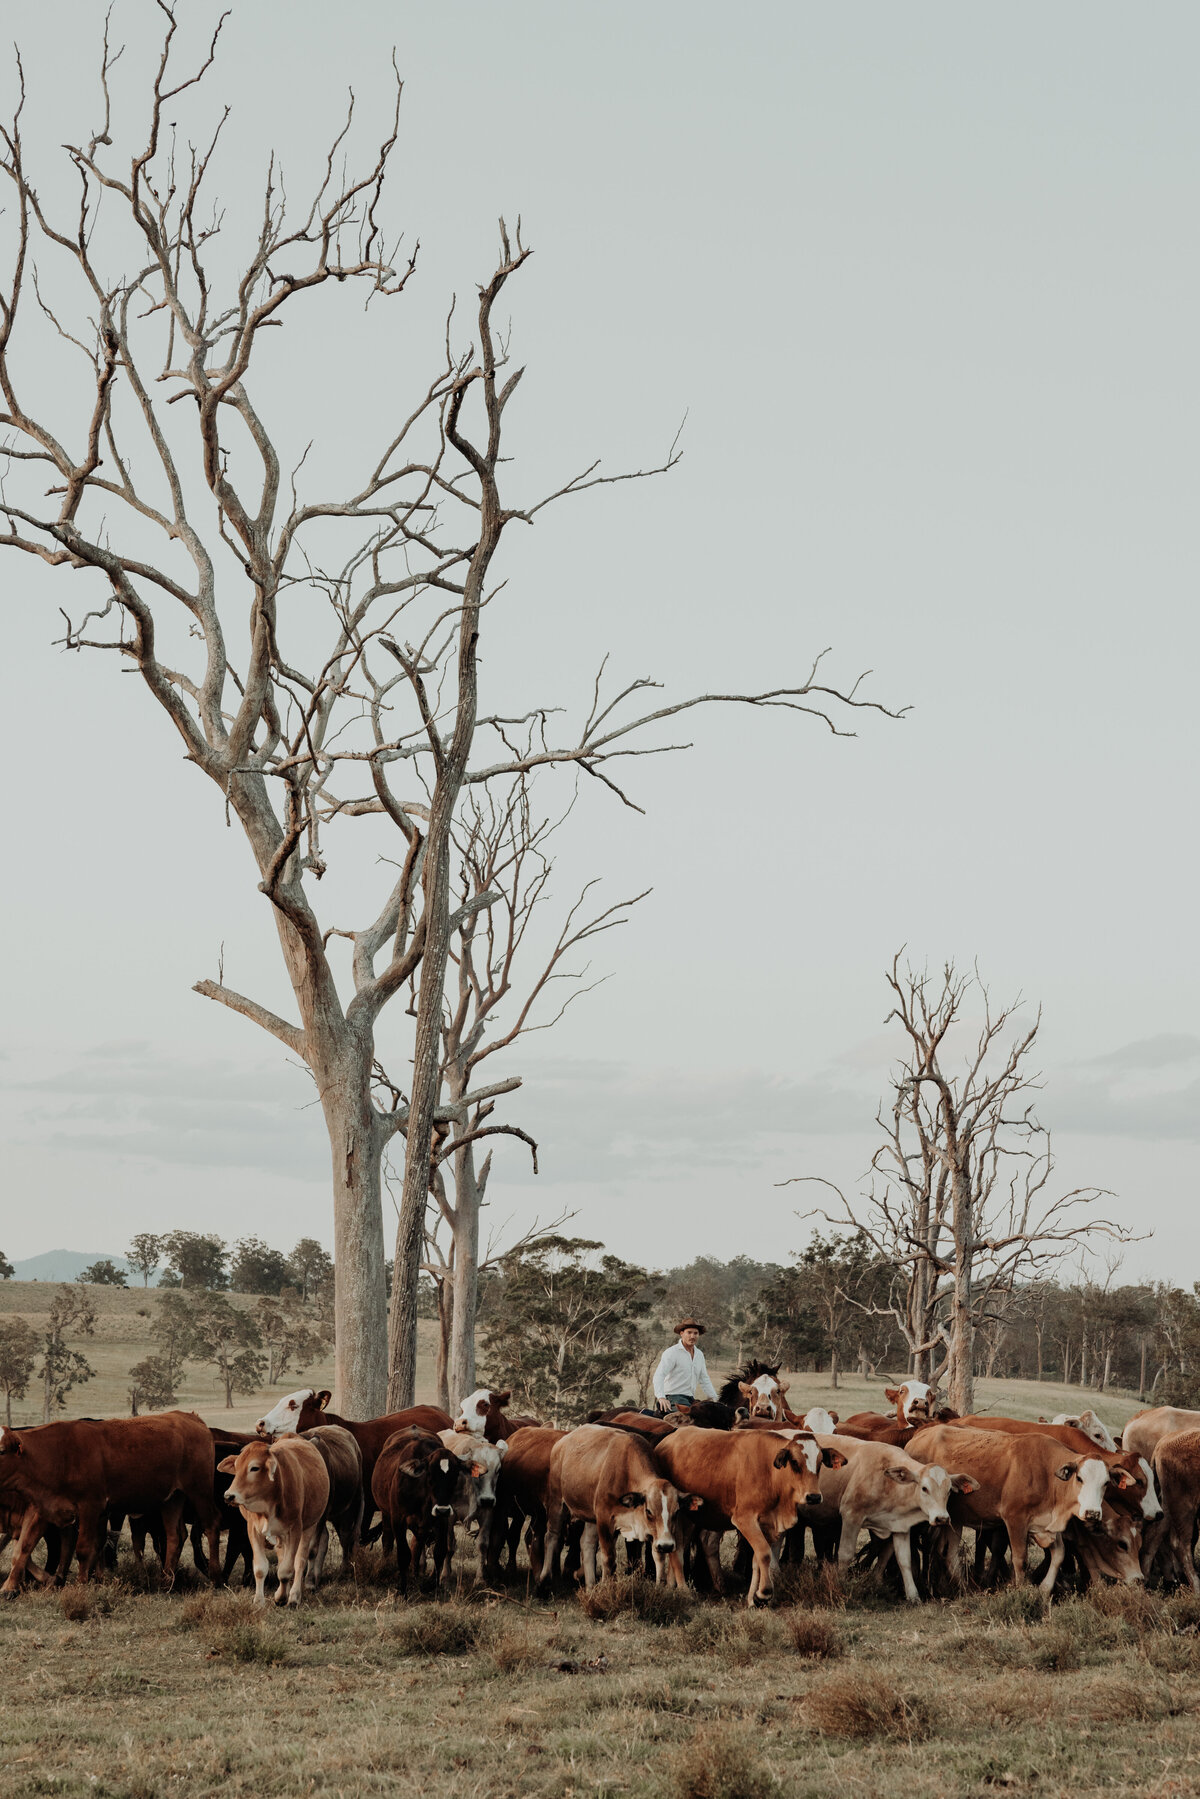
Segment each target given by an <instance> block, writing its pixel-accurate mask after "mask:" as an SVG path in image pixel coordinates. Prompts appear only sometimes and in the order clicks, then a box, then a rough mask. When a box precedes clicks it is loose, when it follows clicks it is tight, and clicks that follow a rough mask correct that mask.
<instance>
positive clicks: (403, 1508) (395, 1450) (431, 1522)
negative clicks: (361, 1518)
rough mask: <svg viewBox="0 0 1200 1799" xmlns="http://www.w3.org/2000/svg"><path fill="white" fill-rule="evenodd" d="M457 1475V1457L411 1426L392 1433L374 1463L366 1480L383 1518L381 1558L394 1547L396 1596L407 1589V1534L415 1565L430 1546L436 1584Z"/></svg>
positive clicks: (458, 1469)
mask: <svg viewBox="0 0 1200 1799" xmlns="http://www.w3.org/2000/svg"><path fill="white" fill-rule="evenodd" d="M459 1472H460V1464H459V1461H458V1457H457V1456H455V1455H454V1454H453V1453H452V1452H451V1451H450V1450H449V1449H447V1448H446V1445H445V1444H444V1443H442V1442H441V1441H440V1440H439V1439H438V1438H437V1437H435V1436H433V1435H431V1433H430V1432H429V1431H425V1430H421V1429H420V1427H419V1426H415V1425H409V1426H408V1427H407V1428H405V1429H403V1430H398V1431H393V1432H392V1435H391V1436H390V1437H389V1438H388V1440H387V1442H386V1443H385V1444H384V1446H383V1449H382V1450H381V1451H380V1454H379V1456H378V1458H377V1459H376V1462H375V1471H374V1473H373V1475H372V1477H371V1490H372V1497H373V1499H374V1501H375V1504H376V1505H377V1506H378V1507H379V1510H380V1512H381V1513H382V1514H383V1553H384V1555H385V1556H386V1555H390V1553H391V1550H392V1545H393V1543H394V1544H395V1549H396V1569H397V1573H398V1574H399V1578H400V1587H401V1590H403V1589H404V1588H406V1587H407V1585H408V1573H409V1568H410V1567H411V1565H412V1556H411V1555H410V1553H409V1547H408V1533H409V1531H410V1530H411V1532H412V1534H413V1554H415V1556H416V1558H417V1561H418V1562H419V1561H420V1559H421V1556H422V1554H423V1552H424V1549H425V1546H426V1544H427V1543H428V1542H429V1541H430V1540H432V1543H433V1567H434V1576H435V1578H436V1580H437V1581H438V1582H439V1583H440V1581H441V1578H442V1564H443V1562H444V1561H445V1559H446V1544H447V1533H448V1531H450V1530H451V1529H453V1519H454V1491H455V1488H456V1487H457V1485H458V1476H459Z"/></svg>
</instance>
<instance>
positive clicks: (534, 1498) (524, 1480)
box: [491, 1421, 648, 1577]
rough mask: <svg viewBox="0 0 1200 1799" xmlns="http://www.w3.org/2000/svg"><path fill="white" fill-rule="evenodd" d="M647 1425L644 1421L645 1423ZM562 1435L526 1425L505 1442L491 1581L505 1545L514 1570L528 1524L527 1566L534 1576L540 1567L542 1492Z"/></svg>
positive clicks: (543, 1523) (543, 1515)
mask: <svg viewBox="0 0 1200 1799" xmlns="http://www.w3.org/2000/svg"><path fill="white" fill-rule="evenodd" d="M647 1422H648V1421H647ZM566 1434H567V1433H566V1431H562V1430H553V1429H552V1428H551V1427H550V1426H549V1425H545V1424H536V1425H532V1424H527V1425H525V1426H524V1428H523V1429H521V1430H519V1431H514V1432H513V1434H512V1436H511V1437H509V1438H508V1439H507V1441H508V1451H507V1453H506V1455H505V1457H504V1461H503V1463H502V1464H501V1468H500V1475H499V1478H498V1480H497V1482H496V1512H497V1517H496V1522H495V1525H494V1526H493V1531H492V1567H491V1573H492V1575H493V1577H494V1576H495V1575H496V1574H497V1573H498V1572H499V1568H500V1551H501V1548H502V1546H503V1545H504V1544H505V1543H507V1544H508V1566H509V1572H510V1573H511V1571H512V1570H513V1568H514V1567H515V1566H516V1561H517V1544H518V1542H519V1541H520V1537H521V1527H522V1526H523V1525H524V1523H525V1521H526V1519H528V1520H529V1535H530V1546H529V1562H530V1567H531V1568H532V1569H534V1571H535V1572H536V1571H537V1570H539V1569H540V1568H541V1566H542V1557H543V1553H544V1549H545V1542H546V1488H547V1486H548V1484H549V1481H550V1457H551V1455H552V1454H553V1452H554V1445H555V1444H556V1443H560V1442H561V1441H562V1439H563V1438H564V1437H565V1436H566Z"/></svg>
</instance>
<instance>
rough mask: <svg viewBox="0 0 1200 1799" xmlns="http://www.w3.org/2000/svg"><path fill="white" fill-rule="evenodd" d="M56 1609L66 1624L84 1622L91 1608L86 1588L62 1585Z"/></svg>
mask: <svg viewBox="0 0 1200 1799" xmlns="http://www.w3.org/2000/svg"><path fill="white" fill-rule="evenodd" d="M58 1609H59V1611H60V1612H61V1613H62V1615H63V1617H64V1618H65V1619H66V1620H67V1622H68V1624H83V1623H86V1621H87V1616H88V1613H89V1611H90V1610H91V1607H90V1606H89V1604H88V1595H87V1589H86V1588H85V1587H79V1586H74V1587H64V1588H63V1590H62V1592H61V1593H60V1595H59V1599H58Z"/></svg>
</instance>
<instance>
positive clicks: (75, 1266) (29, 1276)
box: [13, 1249, 142, 1287]
mask: <svg viewBox="0 0 1200 1799" xmlns="http://www.w3.org/2000/svg"><path fill="white" fill-rule="evenodd" d="M105 1260H107V1261H110V1262H115V1263H116V1265H117V1267H118V1268H123V1269H124V1270H125V1272H126V1274H127V1275H128V1276H129V1284H130V1286H131V1287H140V1286H141V1284H142V1277H141V1275H140V1274H135V1273H134V1272H133V1269H132V1268H131V1266H130V1264H129V1263H128V1262H127V1261H126V1260H125V1257H124V1256H114V1255H109V1254H108V1252H107V1251H106V1250H103V1249H98V1250H96V1252H95V1254H85V1253H84V1251H83V1250H81V1249H47V1250H46V1251H44V1253H43V1254H42V1255H40V1256H27V1257H26V1259H25V1260H24V1261H23V1262H14V1263H13V1275H14V1278H15V1279H17V1280H19V1281H73V1280H74V1279H75V1276H76V1275H77V1274H82V1273H83V1271H84V1269H85V1268H90V1267H91V1265H92V1263H93V1262H103V1261H105Z"/></svg>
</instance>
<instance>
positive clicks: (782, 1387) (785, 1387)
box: [775, 1375, 788, 1393]
mask: <svg viewBox="0 0 1200 1799" xmlns="http://www.w3.org/2000/svg"><path fill="white" fill-rule="evenodd" d="M775 1385H776V1386H777V1387H778V1388H779V1391H780V1392H781V1393H786V1392H787V1390H788V1384H787V1382H786V1381H785V1380H780V1379H779V1376H778V1375H776V1377H775Z"/></svg>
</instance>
